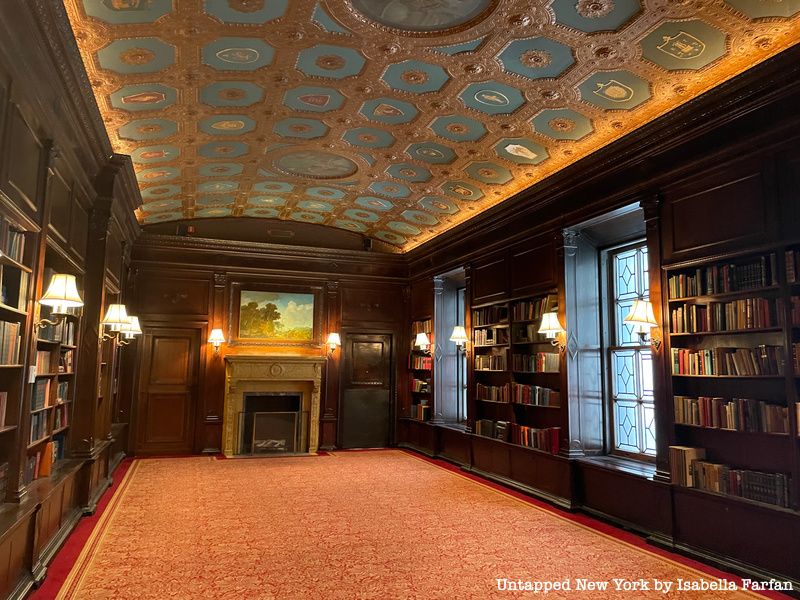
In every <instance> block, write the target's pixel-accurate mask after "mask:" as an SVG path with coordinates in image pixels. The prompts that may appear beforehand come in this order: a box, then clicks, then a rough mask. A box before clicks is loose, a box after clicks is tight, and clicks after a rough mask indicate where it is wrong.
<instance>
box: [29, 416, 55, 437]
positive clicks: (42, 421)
mask: <svg viewBox="0 0 800 600" xmlns="http://www.w3.org/2000/svg"><path fill="white" fill-rule="evenodd" d="M49 412H50V411H47V410H45V411H42V412H37V413H33V414H32V415H31V435H30V437H29V438H28V443H29V444H32V443H34V442H38V441H39V440H41V439H42V438H43V437H47V419H48V417H49V414H48V413H49Z"/></svg>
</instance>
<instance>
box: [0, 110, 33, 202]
mask: <svg viewBox="0 0 800 600" xmlns="http://www.w3.org/2000/svg"><path fill="white" fill-rule="evenodd" d="M7 132H8V138H7V140H6V142H5V148H6V149H7V152H6V156H5V159H6V160H7V163H6V166H5V176H4V177H3V182H2V189H3V191H4V192H5V193H6V194H8V196H9V197H10V198H11V199H12V200H15V201H16V202H17V204H18V205H19V206H21V207H25V209H26V210H27V211H28V212H29V213H30V214H33V213H36V212H37V211H38V210H39V207H38V205H37V201H38V198H37V196H38V190H39V169H40V166H41V164H42V163H41V161H42V151H43V144H42V141H41V140H40V139H39V137H38V135H37V134H36V132H35V131H34V130H33V129H32V127H31V126H30V125H29V124H28V123H27V122H26V120H25V118H24V117H23V115H22V112H21V111H20V108H19V107H18V106H17V105H16V104H11V106H10V110H9V115H8V129H7Z"/></svg>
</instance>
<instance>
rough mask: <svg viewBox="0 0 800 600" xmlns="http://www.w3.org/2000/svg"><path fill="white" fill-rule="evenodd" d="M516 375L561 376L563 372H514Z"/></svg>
mask: <svg viewBox="0 0 800 600" xmlns="http://www.w3.org/2000/svg"><path fill="white" fill-rule="evenodd" d="M512 373H514V375H560V374H561V371H512Z"/></svg>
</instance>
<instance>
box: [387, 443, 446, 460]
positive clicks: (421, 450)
mask: <svg viewBox="0 0 800 600" xmlns="http://www.w3.org/2000/svg"><path fill="white" fill-rule="evenodd" d="M397 447H398V448H406V449H408V450H413V451H414V452H419V453H420V454H424V455H425V456H427V457H428V458H438V457H437V456H436V455H435V454H434V453H433V452H431V451H430V450H426V449H425V448H420V447H419V446H415V445H413V444H409V443H406V442H400V443H399V444H397Z"/></svg>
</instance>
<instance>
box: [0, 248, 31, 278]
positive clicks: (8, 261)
mask: <svg viewBox="0 0 800 600" xmlns="http://www.w3.org/2000/svg"><path fill="white" fill-rule="evenodd" d="M0 265H7V266H9V267H14V268H15V269H19V270H20V271H23V272H25V273H33V269H31V268H30V267H27V266H25V265H23V264H22V263H21V262H17V261H16V260H14V259H13V258H11V257H10V256H8V255H7V254H6V253H5V252H0Z"/></svg>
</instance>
